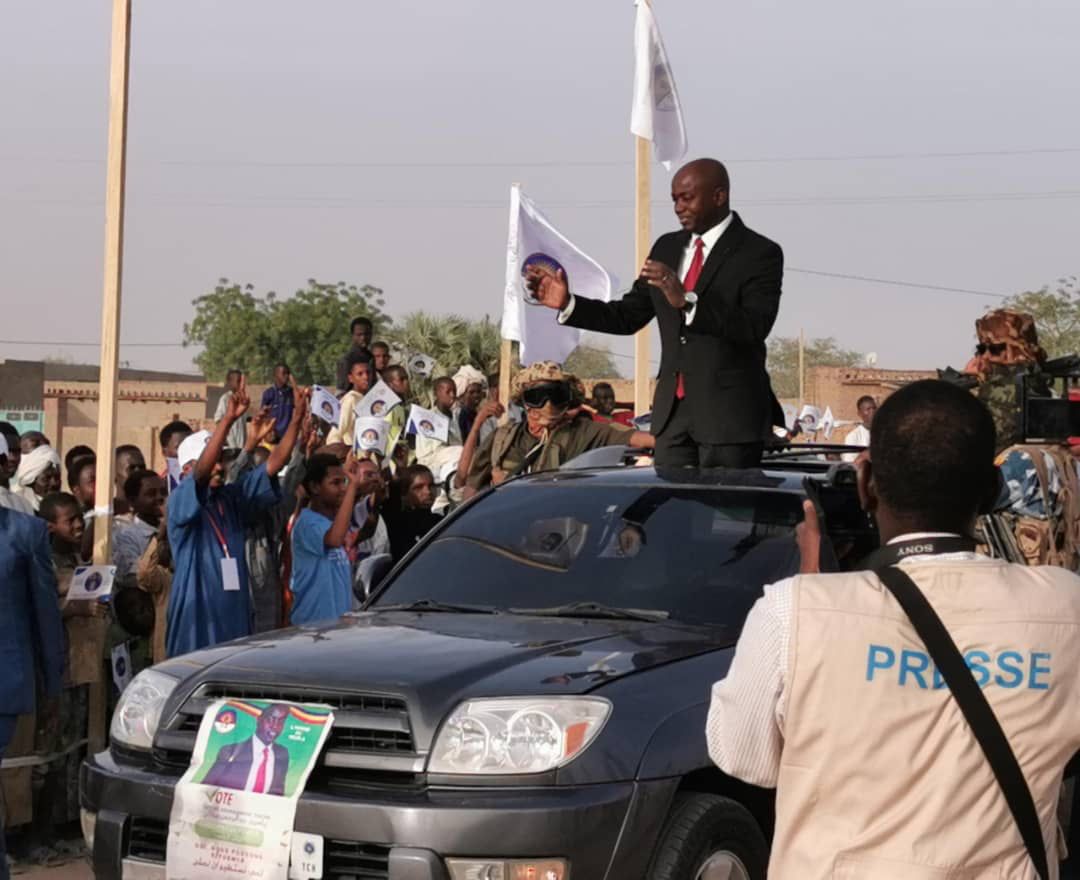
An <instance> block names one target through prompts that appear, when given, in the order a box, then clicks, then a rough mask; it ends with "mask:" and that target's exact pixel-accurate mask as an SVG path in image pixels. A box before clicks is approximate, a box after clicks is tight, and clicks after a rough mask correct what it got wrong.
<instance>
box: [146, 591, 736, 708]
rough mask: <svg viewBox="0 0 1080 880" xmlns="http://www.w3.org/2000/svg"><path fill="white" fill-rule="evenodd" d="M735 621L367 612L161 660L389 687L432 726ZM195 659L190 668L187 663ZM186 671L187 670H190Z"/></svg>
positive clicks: (174, 665)
mask: <svg viewBox="0 0 1080 880" xmlns="http://www.w3.org/2000/svg"><path fill="white" fill-rule="evenodd" d="M736 637H737V632H736V630H735V629H734V628H724V627H707V628H706V627H693V626H687V625H683V624H678V623H669V622H658V623H652V622H638V621H625V620H595V619H578V618H552V617H527V616H520V615H511V614H499V615H479V614H446V613H431V612H399V611H388V612H374V613H373V612H367V613H361V614H356V615H348V616H346V617H344V618H342V619H341V620H340V621H335V622H334V623H332V624H329V625H325V626H320V627H301V628H297V629H291V630H285V631H282V632H278V633H273V634H268V635H266V636H256V637H253V638H248V639H243V640H241V641H238V642H234V643H231V644H229V645H221V646H218V647H216V648H213V649H210V650H208V651H202V652H196V653H193V654H188V655H186V656H184V657H180V658H177V659H176V660H174V661H170V662H169V663H168V664H167V667H169V668H165V667H162V668H163V671H166V672H170V673H173V674H180V675H183V676H184V678H185V679H187V680H186V681H185V682H184V684H183V685H182V690H183V691H184V692H185V693H187V692H190V691H191V690H192V689H194V688H195V687H196V686H198V685H199V684H202V683H204V682H213V683H215V684H228V683H236V684H248V685H256V684H258V685H263V686H266V685H280V686H281V687H282V688H289V689H290V690H295V689H302V690H303V691H305V692H307V691H310V693H311V698H312V700H313V701H314V700H317V699H318V694H319V692H320V691H324V692H325V691H348V692H353V693H371V694H388V695H389V694H394V695H399V696H402V697H404V698H405V699H406V700H407V701H408V703H409V704H410V708H411V713H412V714H413V718H414V724H416V723H417V722H420V723H421V724H422V726H425V727H429V728H434V726H435V725H437V724H438V723H439V722H440V721H441V719H442V718H443V717H444V716H445V715H446V713H447V712H449V711H450V710H451V709H452V708H453V707H454V706H456V705H457V704H458V703H459V702H461V700H463V699H467V698H469V697H474V696H524V695H541V694H580V693H585V692H588V691H591V690H594V689H595V688H597V687H600V686H601V685H603V684H606V683H608V682H611V681H615V680H617V679H620V678H622V677H623V676H626V675H629V674H631V673H633V672H640V671H643V670H647V669H650V668H652V667H655V666H659V665H661V664H665V663H670V662H672V661H674V660H679V659H682V658H685V657H691V656H694V655H696V654H702V653H706V652H709V651H715V650H719V649H721V648H725V647H730V646H731V645H733V644H734V642H735V638H736ZM196 670H198V671H196ZM192 673H194V674H192Z"/></svg>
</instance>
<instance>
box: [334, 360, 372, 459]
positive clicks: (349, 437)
mask: <svg viewBox="0 0 1080 880" xmlns="http://www.w3.org/2000/svg"><path fill="white" fill-rule="evenodd" d="M347 364H348V373H347V374H346V379H347V380H348V382H349V390H348V392H346V393H345V395H344V396H343V397H342V398H341V419H340V421H339V423H338V426H337V427H334V428H331V429H330V432H329V433H328V434H327V435H326V442H327V443H328V444H329V443H344V444H345V445H346V446H348V447H349V448H350V449H351V448H352V445H353V430H354V429H355V427H356V405H357V404H358V403H359V402H360V401H361V400H363V399H364V395H365V394H367V393H368V391H370V390H371V385H372V382H373V379H372V375H371V374H372V369H371V355H370V354H369V353H368V351H367V350H366V349H355V350H353V351H352V352H351V353H350V354H349V356H348V360H347Z"/></svg>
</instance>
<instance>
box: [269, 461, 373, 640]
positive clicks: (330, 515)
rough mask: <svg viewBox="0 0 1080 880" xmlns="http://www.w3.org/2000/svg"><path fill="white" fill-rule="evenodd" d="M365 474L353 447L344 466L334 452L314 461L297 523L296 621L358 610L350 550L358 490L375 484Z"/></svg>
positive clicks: (294, 563) (294, 544) (294, 552)
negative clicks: (355, 602) (363, 477)
mask: <svg viewBox="0 0 1080 880" xmlns="http://www.w3.org/2000/svg"><path fill="white" fill-rule="evenodd" d="M372 479H373V478H371V477H369V478H368V481H367V482H365V481H363V480H362V479H361V477H360V466H359V462H357V461H356V459H355V458H354V457H353V455H352V453H351V452H350V453H349V454H348V456H347V457H346V459H345V464H344V466H343V465H342V464H341V463H340V462H339V461H338V459H337V458H336V457H335V456H333V455H327V454H323V455H315V456H313V457H312V459H311V460H310V461H309V462H308V466H307V472H306V474H305V476H304V491H305V493H306V494H307V498H308V506H307V507H305V508H304V509H303V510H301V511H300V514H299V516H298V517H297V519H296V522H295V524H294V525H293V528H292V577H291V584H290V587H291V590H292V597H293V600H292V609H291V613H290V617H289V622H290V623H292V624H293V625H300V624H307V623H315V622H318V621H326V620H336V619H337V618H339V617H341V615H342V614H345V613H346V612H347V611H349V610H351V609H352V606H353V596H352V567H351V565H350V563H349V557H348V555H347V553H346V551H345V541H346V536H347V535H348V532H349V526H350V522H351V520H352V514H353V507H354V506H355V504H356V497H357V494H358V493H360V494H363V493H364V492H365V491H370V489H371V488H372V482H371V481H372Z"/></svg>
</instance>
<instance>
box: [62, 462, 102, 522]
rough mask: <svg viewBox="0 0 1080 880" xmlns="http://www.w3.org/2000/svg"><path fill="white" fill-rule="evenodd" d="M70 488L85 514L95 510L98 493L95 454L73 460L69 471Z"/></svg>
mask: <svg viewBox="0 0 1080 880" xmlns="http://www.w3.org/2000/svg"><path fill="white" fill-rule="evenodd" d="M67 479H68V488H69V489H70V490H71V494H72V495H74V496H75V498H76V499H77V500H78V502H79V506H80V507H81V508H82V511H83V513H89V512H90V511H91V510H93V509H94V493H95V492H96V491H97V459H96V458H95V457H94V455H93V453H91V454H90V455H82V456H79V457H77V458H75V459H72V461H71V464H69V465H68V469H67Z"/></svg>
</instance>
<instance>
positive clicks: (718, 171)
mask: <svg viewBox="0 0 1080 880" xmlns="http://www.w3.org/2000/svg"><path fill="white" fill-rule="evenodd" d="M730 190H731V184H730V181H729V180H728V173H727V169H726V168H725V167H724V165H723V163H722V162H718V161H717V160H716V159H695V160H694V161H693V162H689V163H687V164H686V165H683V167H682V168H680V169H679V170H678V171H677V172H676V173H675V177H674V178H672V181H671V201H672V203H673V204H674V207H675V216H676V217H678V218H679V222H680V223H681V224H682V227H683V229H687V230H689V231H690V232H693V233H694V234H695V235H701V234H703V233H705V232H708V231H709V230H710V229H711V228H712V227H714V226H715V225H716V224H717V223H719V222H720V221H721V220H723V219H724V218H725V217H727V215H728V212H729V211H730V207H729V205H728V195H729V193H730Z"/></svg>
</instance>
